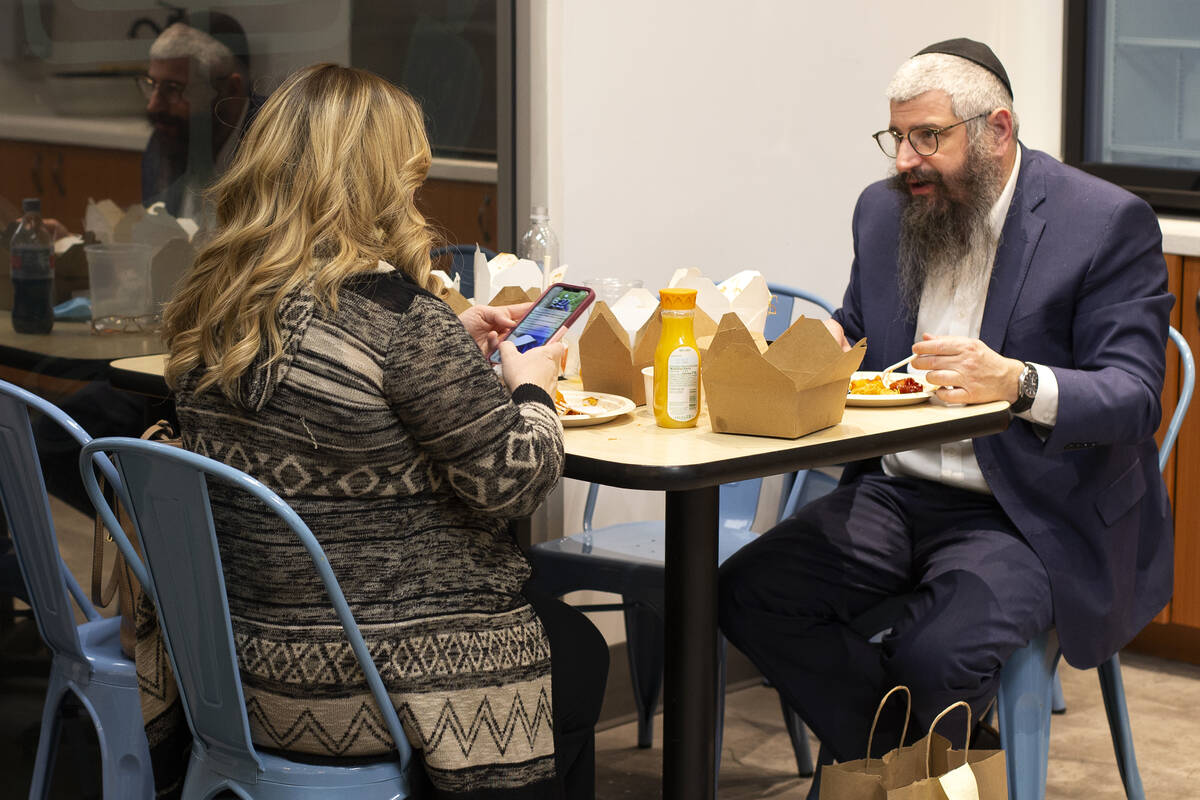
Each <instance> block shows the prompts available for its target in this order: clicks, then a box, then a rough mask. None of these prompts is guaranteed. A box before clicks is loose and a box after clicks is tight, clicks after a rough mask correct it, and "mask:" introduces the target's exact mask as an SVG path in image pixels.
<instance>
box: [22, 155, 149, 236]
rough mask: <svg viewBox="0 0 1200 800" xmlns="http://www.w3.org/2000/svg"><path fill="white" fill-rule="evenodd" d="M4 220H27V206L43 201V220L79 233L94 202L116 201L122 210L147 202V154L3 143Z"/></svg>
mask: <svg viewBox="0 0 1200 800" xmlns="http://www.w3.org/2000/svg"><path fill="white" fill-rule="evenodd" d="M0 164H3V165H4V167H3V169H0V215H3V216H2V217H0V218H3V219H5V220H9V219H15V218H17V217H19V216H20V214H21V200H22V199H23V198H26V197H40V198H41V200H42V214H43V216H46V217H53V218H54V219H57V220H59V221H60V222H62V223H63V224H64V225H66V226H67V228H68V229H70V230H71V231H73V232H76V233H78V232H80V231H82V230H83V214H84V211H85V210H86V209H87V202H88V198H94V199H96V200H102V199H104V198H110V199H111V200H113V201H114V202H115V203H117V205H120V206H122V207H124V206H128V205H131V204H133V203H137V202H140V201H141V198H142V154H141V153H140V152H138V151H134V150H113V149H108V148H101V147H80V146H78V145H67V144H46V143H43V142H23V141H13V140H7V139H0Z"/></svg>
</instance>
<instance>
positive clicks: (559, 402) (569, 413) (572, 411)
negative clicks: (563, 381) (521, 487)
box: [554, 389, 600, 417]
mask: <svg viewBox="0 0 1200 800" xmlns="http://www.w3.org/2000/svg"><path fill="white" fill-rule="evenodd" d="M580 402H582V403H583V404H584V405H585V406H598V405H600V398H599V397H590V396H589V397H585V398H583V400H581V401H580ZM554 408H555V410H556V411H558V415H559V416H560V417H586V416H590V415H589V414H588V413H587V412H586V411H580V410H578V409H576V408H572V407H571V406H569V405H567V399H566V398H565V397H563V393H562V392H560V391H559V390H558V389H555V390H554Z"/></svg>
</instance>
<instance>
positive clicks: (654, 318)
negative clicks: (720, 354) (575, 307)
mask: <svg viewBox="0 0 1200 800" xmlns="http://www.w3.org/2000/svg"><path fill="white" fill-rule="evenodd" d="M659 312H660V309H658V308H656V309H654V313H653V314H651V315H650V317H649V319H647V320H646V322H645V324H643V325H642V327H641V328H639V329H638V330H637V331H636V332H635V333H634V334H633V337H632V341H630V335H629V332H628V331H626V330H625V328H624V327H622V326H621V323H620V321H619V320H618V319H617V317H616V315H615V314H613V312H612V309H610V308H609V307H608V304H607V303H605V302H604V301H603V300H597V301H596V302H595V303H593V304H592V311H591V316H590V317H588V321H587V325H585V326H584V328H583V333H581V334H580V335H579V378H580V380H581V381H582V382H583V388H584V390H585V391H589V392H605V393H607V394H615V395H620V396H621V397H628V398H629V399H630V400H632V401H633V402H634V403H635V404H636V405H639V406H640V405H644V404H645V402H646V387H645V384H644V382H643V380H642V368H643V367H648V366H650V365H651V364H653V363H654V351H655V349H656V348H657V347H658V338H659V335H660V334H661V333H662V318H661V315H660V313H659ZM692 328H693V331H694V333H695V335H696V339H697V344H699V340H701V339H703V338H704V337H707V336H712V335H713V334H714V333H716V330H717V324H716V323H715V322H713V321H712V318H711V317H709V316H708V315H707V314H705V313H704V312H703V311H701V310H700V309H696V315H695V317H694V318H693V322H692ZM701 371H703V353H702V354H701Z"/></svg>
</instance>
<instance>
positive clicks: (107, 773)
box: [82, 681, 154, 800]
mask: <svg viewBox="0 0 1200 800" xmlns="http://www.w3.org/2000/svg"><path fill="white" fill-rule="evenodd" d="M82 700H83V704H84V707H85V708H87V710H88V713H89V714H90V715H91V718H92V724H93V725H94V726H95V728H96V737H97V738H98V739H99V741H100V763H101V769H102V783H103V788H104V797H105V798H109V797H120V798H130V800H136V799H137V798H144V800H152V798H153V797H154V770H153V768H152V767H151V764H150V748H149V746H148V745H147V743H146V735H145V732H144V728H143V727H142V725H143V722H142V702H141V698H140V697H139V696H138V691H137V689H136V688H135V687H123V686H111V685H105V684H100V683H97V682H95V681H93V682H92V683H91V685H90V686H88V689H87V693H86V694H85V695H84V697H83V698H82ZM105 722H107V723H108V724H107V725H106V724H105Z"/></svg>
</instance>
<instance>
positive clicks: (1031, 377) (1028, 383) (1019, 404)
mask: <svg viewBox="0 0 1200 800" xmlns="http://www.w3.org/2000/svg"><path fill="white" fill-rule="evenodd" d="M1037 386H1038V372H1037V367H1035V366H1034V365H1033V364H1030V363H1029V362H1028V361H1026V362H1025V369H1023V370H1021V377H1020V378H1018V379H1017V399H1016V402H1014V403H1013V404H1012V405H1011V406H1009V408H1008V410H1009V411H1011V412H1013V413H1014V414H1019V413H1021V412H1022V411H1028V410H1029V407H1030V406H1032V405H1033V400H1034V398H1036V397H1037Z"/></svg>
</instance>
